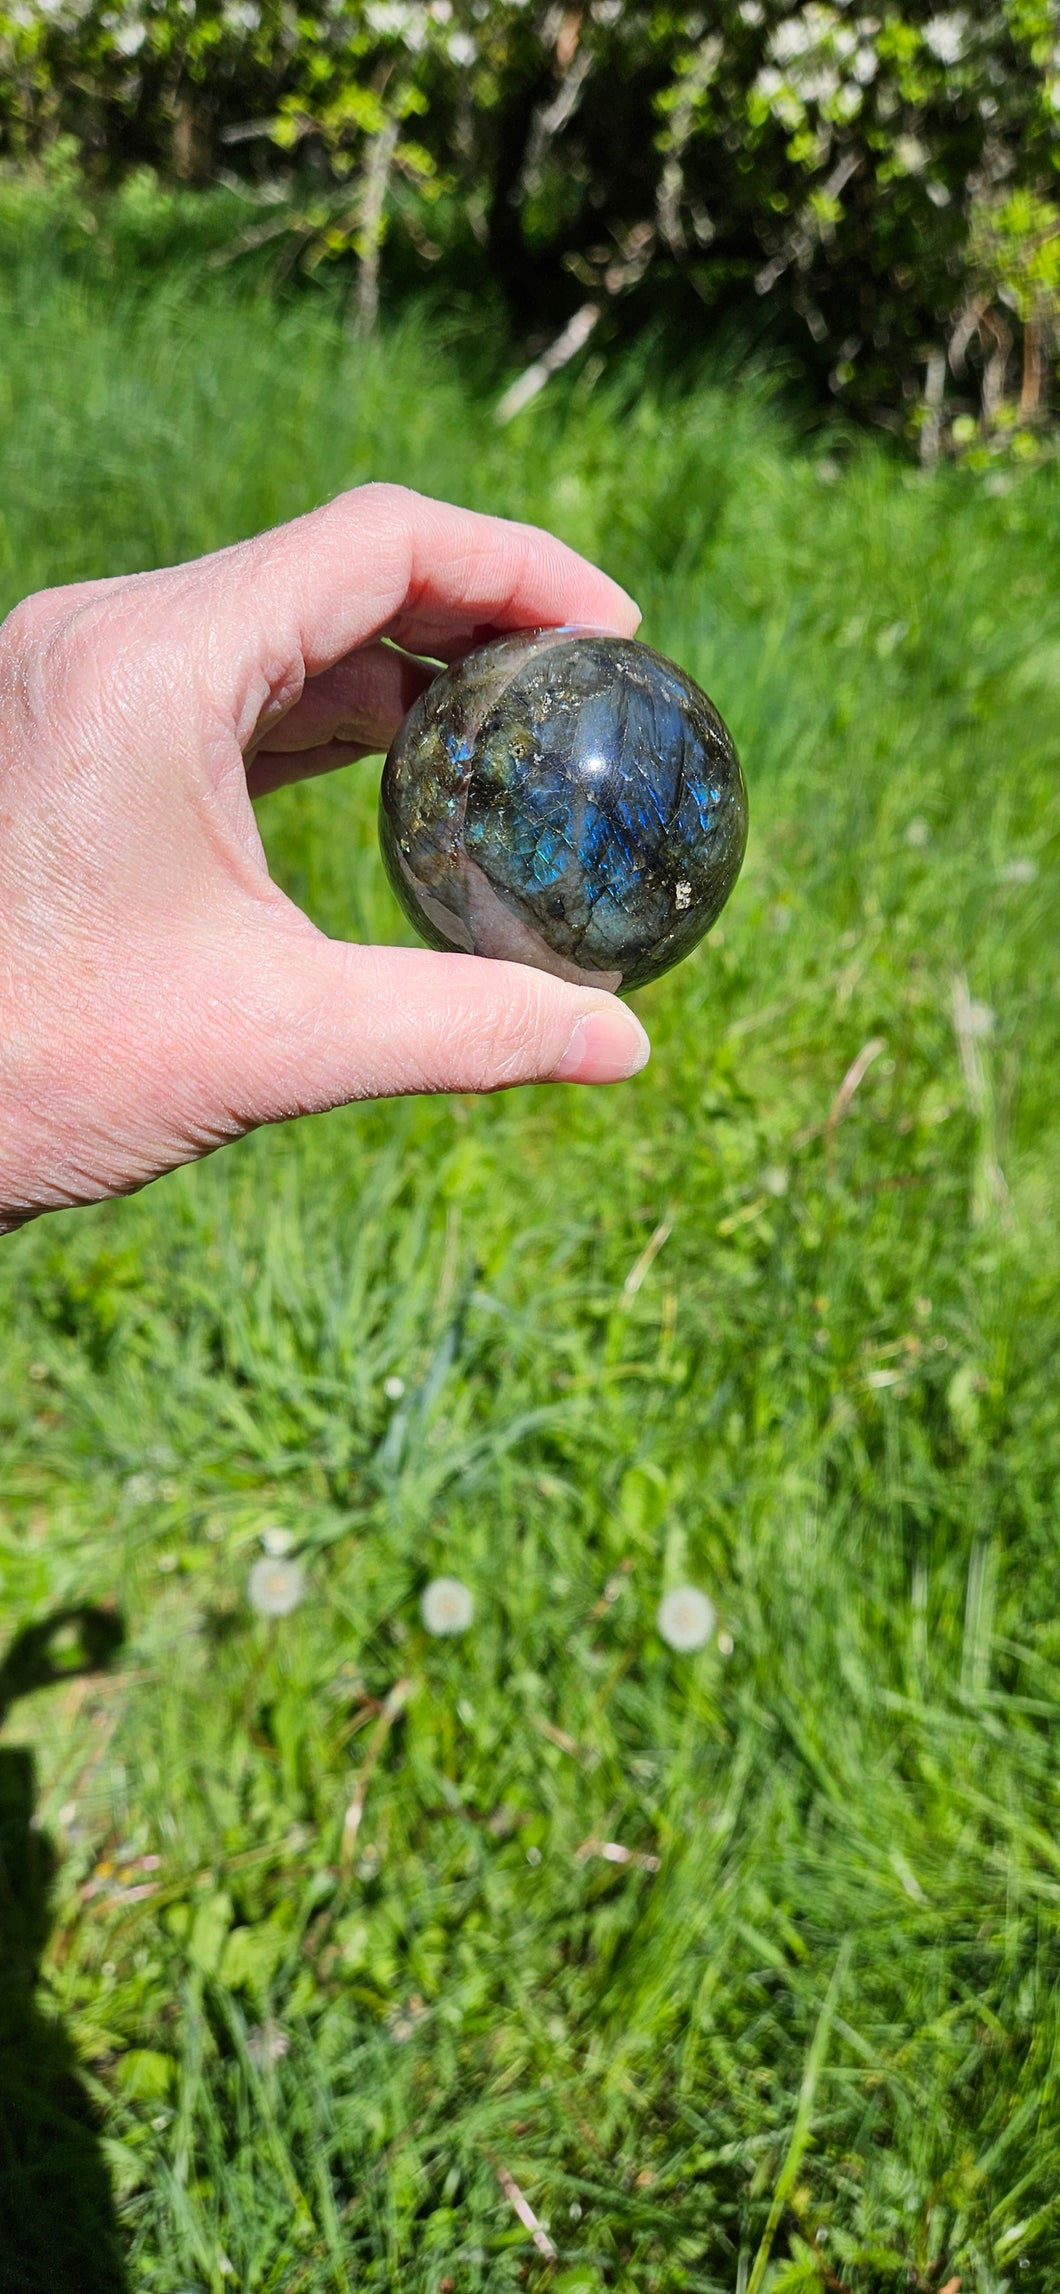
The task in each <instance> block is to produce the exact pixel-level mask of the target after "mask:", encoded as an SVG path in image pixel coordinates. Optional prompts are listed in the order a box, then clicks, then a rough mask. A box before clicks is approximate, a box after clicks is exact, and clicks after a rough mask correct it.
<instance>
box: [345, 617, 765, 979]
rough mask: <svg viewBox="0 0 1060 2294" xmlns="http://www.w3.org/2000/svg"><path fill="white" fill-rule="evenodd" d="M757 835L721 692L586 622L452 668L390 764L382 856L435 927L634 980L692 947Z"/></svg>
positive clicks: (484, 944) (466, 946)
mask: <svg viewBox="0 0 1060 2294" xmlns="http://www.w3.org/2000/svg"><path fill="white" fill-rule="evenodd" d="M746 840H747V796H746V792H745V789H744V782H743V774H742V773H741V771H740V760H739V758H738V756H737V754H736V750H735V748H734V747H733V744H732V741H731V739H730V736H729V734H728V732H727V731H726V728H725V726H724V725H723V723H722V721H721V718H720V717H719V715H718V712H717V710H716V709H715V707H714V705H713V702H711V701H708V699H707V696H706V694H705V693H702V692H701V691H700V689H699V686H698V685H695V684H693V682H692V679H691V677H686V675H685V672H684V670H683V669H678V668H677V666H676V664H675V663H674V662H672V661H667V660H665V659H664V658H663V656H662V654H661V653H655V652H653V651H652V648H651V647H650V646H648V645H639V644H637V643H636V642H635V641H634V640H633V639H631V638H618V637H607V636H605V635H603V634H600V633H597V632H596V631H593V630H569V629H535V630H528V631H523V632H520V633H519V634H518V635H516V636H512V637H502V638H499V639H498V640H497V641H496V643H495V644H492V645H484V646H482V647H481V648H480V649H479V650H478V651H477V652H475V653H470V654H468V655H467V657H466V659H465V660H463V661H459V662H456V663H455V664H454V665H453V666H452V667H451V668H449V669H444V670H442V671H441V672H440V674H439V675H438V676H437V677H436V678H435V680H434V682H433V684H432V685H430V686H429V687H428V689H427V691H426V693H424V694H423V695H422V696H421V698H420V700H418V701H417V702H416V703H415V705H414V707H413V708H412V709H410V711H409V714H408V716H407V717H406V719H405V722H404V724H403V725H402V727H401V729H400V731H399V733H398V735H397V738H396V740H395V742H394V744H393V747H392V748H391V751H390V754H389V756H388V758H387V760H386V766H385V768H384V772H383V786H382V795H381V803H380V841H381V844H382V848H383V856H384V859H385V861H386V865H387V870H388V873H389V876H390V880H391V882H392V884H393V886H394V890H395V892H396V893H397V896H398V899H399V900H400V901H401V904H402V906H403V908H404V910H405V913H406V915H407V916H408V917H409V918H410V920H411V922H412V923H413V924H414V925H415V926H416V929H417V931H418V932H420V933H421V934H422V936H423V938H424V939H425V940H427V941H428V942H429V944H430V945H431V946H432V947H434V948H446V949H454V950H455V949H461V950H463V951H464V952H465V953H466V954H468V955H476V956H503V957H509V958H511V959H512V960H513V961H514V962H516V963H521V964H536V965H537V966H538V968H539V969H540V970H543V971H546V972H557V973H558V974H559V976H560V978H561V979H564V980H577V981H580V982H582V983H583V984H585V985H591V986H593V987H600V988H612V989H619V988H638V987H642V986H643V984H644V982H645V981H646V980H654V979H657V978H658V975H659V973H660V972H666V971H668V970H669V968H670V966H671V964H677V963H679V962H680V960H681V958H682V956H687V955H688V953H689V950H690V949H691V948H694V947H695V945H696V942H697V940H700V939H702V936H703V934H704V932H706V931H708V930H709V928H710V926H711V925H712V924H713V922H714V920H715V917H716V916H718V915H719V914H720V912H721V910H722V908H723V907H724V905H725V902H726V900H727V899H728V897H729V894H730V892H731V891H732V888H733V885H734V884H735V882H736V879H737V876H738V875H739V872H740V863H741V861H742V859H743V853H744V845H745V843H746Z"/></svg>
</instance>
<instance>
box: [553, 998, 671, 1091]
mask: <svg viewBox="0 0 1060 2294" xmlns="http://www.w3.org/2000/svg"><path fill="white" fill-rule="evenodd" d="M650 1058H651V1045H650V1043H649V1041H648V1038H647V1036H646V1035H645V1033H644V1029H643V1028H642V1026H641V1024H640V1021H639V1020H638V1019H636V1018H635V1017H634V1015H633V1013H632V1012H631V1011H627V1009H626V1006H625V1004H619V1003H614V1004H611V1005H609V1006H608V1005H603V1006H598V1007H597V1009H596V1010H595V1011H592V1012H586V1013H585V1014H584V1016H583V1018H581V1019H580V1020H579V1021H578V1022H577V1025H576V1027H575V1029H574V1033H573V1035H572V1036H571V1039H570V1042H569V1044H568V1045H567V1049H566V1051H565V1052H564V1054H563V1057H562V1059H561V1060H560V1062H559V1065H558V1067H554V1068H553V1070H552V1075H551V1078H550V1081H551V1082H553V1083H622V1082H624V1081H625V1079H626V1077H627V1076H630V1075H639V1073H640V1070H641V1068H642V1067H645V1066H646V1065H647V1063H648V1060H649V1059H650Z"/></svg>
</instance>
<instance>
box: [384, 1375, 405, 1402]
mask: <svg viewBox="0 0 1060 2294" xmlns="http://www.w3.org/2000/svg"><path fill="white" fill-rule="evenodd" d="M404 1391H405V1381H404V1379H403V1378H398V1377H391V1378H384V1380H383V1392H384V1394H385V1395H386V1398H387V1401H388V1402H400V1400H401V1397H402V1395H403V1393H404Z"/></svg>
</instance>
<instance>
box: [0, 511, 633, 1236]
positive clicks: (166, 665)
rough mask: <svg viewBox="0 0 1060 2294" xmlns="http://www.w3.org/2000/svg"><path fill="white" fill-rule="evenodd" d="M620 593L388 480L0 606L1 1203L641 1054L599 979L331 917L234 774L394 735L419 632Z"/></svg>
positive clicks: (417, 675)
mask: <svg viewBox="0 0 1060 2294" xmlns="http://www.w3.org/2000/svg"><path fill="white" fill-rule="evenodd" d="M637 619H638V616H637V611H636V608H635V606H634V605H633V604H632V603H631V601H630V599H629V598H628V597H626V595H625V593H624V591H622V590H620V589H618V588H616V586H615V584H614V583H613V582H611V581H609V580H608V579H607V578H606V576H605V575H603V574H601V573H598V572H596V571H595V570H594V569H593V568H592V567H591V566H589V565H587V564H586V563H585V562H584V560H583V559H581V558H578V557H576V556H575V555H574V554H573V552H572V551H570V550H568V549H566V548H564V546H563V545H562V544H561V543H560V542H557V541H553V540H552V539H551V538H550V537H549V536H548V535H546V534H543V533H540V532H538V531H537V530H536V529H535V528H533V527H529V526H516V525H508V524H506V523H504V522H502V521H501V520H500V519H496V518H486V517H480V516H477V515H475V514H474V513H472V512H470V511H464V510H456V509H450V508H448V507H447V506H446V505H445V504H443V503H440V502H432V501H428V500H425V499H424V498H423V497H421V496H418V495H415V494H409V493H406V492H405V491H404V490H403V489H402V488H401V487H393V486H365V487H362V488H360V489H359V490H358V491H357V492H355V493H351V494H345V495H343V496H341V497H340V498H339V500H337V501H335V502H332V503H331V504H330V505H329V506H328V507H327V508H326V509H322V510H316V511H314V512H312V513H311V515H310V516H308V517H305V518H299V519H297V520H296V521H295V523H294V524H293V525H289V526H283V527H280V528H279V529H278V530H277V531H276V532H274V533H268V534H262V535H260V536H259V537H258V538H257V539H256V540H254V541H250V542H242V543H240V544H238V545H237V546H236V547H235V548H232V549H227V550H221V551H219V552H218V553H217V554H216V555H215V556H212V557H207V558H200V559H199V560H197V561H196V562H195V563H194V564H191V565H184V566H172V567H168V568H166V569H165V570H163V571H162V572H159V573H148V574H136V575H133V576H131V577H129V578H124V579H118V580H114V581H100V582H86V583H83V584H80V585H78V586H76V587H73V588H70V589H58V590H48V591H44V592H42V593H41V594H40V595H39V596H37V597H31V598H27V599H26V600H25V602H24V603H23V604H22V605H20V606H17V607H16V609H15V611H14V613H12V614H11V615H10V617H9V619H8V620H7V621H6V622H5V623H4V625H3V627H2V629H0V807H2V814H0V1228H3V1227H10V1226H17V1225H19V1224H21V1223H22V1221H24V1220H25V1219H28V1218H32V1217H33V1216H34V1215H35V1214H36V1213H37V1212H39V1211H43V1210H50V1209H54V1208H57V1207H58V1206H60V1205H63V1204H70V1203H86V1202H92V1201H96V1200H98V1199H99V1198H101V1197H103V1196H106V1195H115V1194H124V1193H127V1192H130V1191H131V1190H132V1189H134V1188H136V1187H140V1186H142V1185H143V1184H144V1183H145V1181H147V1180H148V1179H152V1178H155V1177H156V1176H157V1175H158V1174H159V1173H160V1172H162V1171H167V1170H171V1169H172V1168H173V1167H174V1166H175V1165H176V1164H178V1163H183V1162H186V1161H189V1160H190V1159H192V1158H193V1157H194V1156H197V1155H205V1154H208V1153H209V1152H210V1151H211V1150H212V1149H213V1148H215V1147H219V1146H221V1145H223V1143H224V1142H225V1141H226V1140H229V1139H234V1138H237V1137H238V1136H239V1135H240V1134H241V1133H243V1132H245V1131H249V1130H251V1129H252V1128H253V1127H254V1126H255V1125H257V1124H260V1123H275V1122H280V1121H282V1120H283V1119H284V1118H285V1117H287V1116H291V1115H300V1114H304V1113H307V1112H308V1111H310V1110H312V1109H320V1108H325V1107H334V1106H337V1105H339V1104H340V1103H341V1102H342V1101H344V1100H352V1099H369V1098H375V1097H382V1096H385V1095H388V1094H392V1093H397V1092H404V1091H493V1090H497V1089H499V1088H501V1087H502V1086H504V1085H507V1084H515V1083H530V1082H539V1081H542V1080H544V1079H546V1078H549V1077H552V1078H561V1079H563V1080H566V1081H571V1082H578V1083H606V1082H613V1081H615V1080H617V1079H618V1078H619V1077H622V1076H626V1075H631V1074H634V1073H635V1072H636V1070H637V1069H638V1068H639V1067H641V1066H642V1065H643V1063H644V1060H645V1059H646V1057H647V1052H648V1044H647V1038H646V1036H645V1035H644V1031H643V1029H642V1028H641V1027H640V1025H639V1022H638V1021H637V1020H635V1019H634V1017H633V1015H632V1013H631V1012H629V1011H627V1010H626V1009H625V1007H624V1006H623V1005H621V1004H619V1003H618V1002H617V1001H616V1000H615V999H614V998H613V997H611V996H608V995H604V994H601V993H599V992H597V991H593V990H587V989H584V988H577V987H572V986H569V985H568V984H567V983H566V982H564V981H562V980H556V979H552V978H550V977H549V976H548V975H546V974H545V973H541V972H535V971H529V970H527V969H526V968H525V967H524V966H522V965H519V964H500V963H485V962H483V961H481V960H480V959H479V958H477V957H474V956H440V955H434V954H429V953H427V952H426V951H425V950H419V949H411V948H363V947H357V946H352V945H350V944H348V943H346V942H343V941H335V940H329V939H328V938H326V936H325V935H324V934H323V933H322V932H319V931H317V930H316V928H315V926H314V925H312V924H311V923H310V922H309V920H308V918H307V917H305V916H304V915H303V914H302V913H301V910H300V909H298V908H296V907H294V906H293V904H292V902H291V901H290V900H288V899H287V898H286V896H285V894H284V893H282V892H281V891H280V890H279V888H278V886H277V885H275V884H274V883H273V882H272V879H271V878H270V876H269V873H268V869H267V867H266V863H265V855H264V852H263V850H262V846H261V840H260V837H259V835H258V830H257V824H256V822H255V819H254V813H253V809H252V806H251V802H250V798H251V796H252V795H256V794H260V793H262V792H263V791H265V790H267V789H271V788H275V787H277V786H279V785H280V783H282V782H284V781H294V780H301V779H304V778H305V777H306V776H307V775H309V774H312V773H318V772H326V771H327V770H328V769H329V768H330V767H331V766H333V765H338V764H343V763H346V762H348V761H349V759H351V758H354V757H361V756H365V755H367V754H369V753H370V752H372V751H375V750H381V749H385V748H386V747H387V746H388V745H389V742H390V740H391V738H392V736H393V733H394V732H395V730H396V728H397V726H398V724H399V723H400V720H401V718H402V716H403V715H404V713H405V711H406V709H407V708H408V707H409V705H410V703H411V702H412V701H413V700H414V699H415V697H416V695H417V693H418V692H420V691H421V690H422V688H423V686H424V684H425V683H426V682H427V681H428V678H429V671H428V670H427V669H426V668H425V667H424V666H423V665H422V663H421V662H419V661H418V660H416V659H414V658H410V656H415V655H418V654H423V655H427V656H432V655H433V656H435V657H441V658H446V657H449V656H451V655H455V654H458V653H461V652H464V651H466V650H467V649H468V647H469V646H470V645H472V644H475V643H477V642H481V641H482V640H484V639H485V638H487V637H489V636H492V635H494V634H496V633H497V632H498V631H500V630H503V629H518V628H526V627H528V626H533V625H534V624H538V623H543V624H552V623H560V622H565V621H580V622H586V623H592V624H595V625H596V626H598V627H605V628H608V629H614V630H615V631H617V632H619V633H620V634H622V635H625V636H628V635H631V634H632V632H633V631H634V629H635V628H636V626H637ZM383 637H387V638H390V639H392V640H394V641H395V642H396V644H397V645H398V646H401V647H404V648H406V649H407V650H406V651H405V652H404V653H399V652H395V651H394V650H392V649H391V648H390V647H388V646H384V645H383V644H381V643H380V642H379V640H380V639H381V638H383Z"/></svg>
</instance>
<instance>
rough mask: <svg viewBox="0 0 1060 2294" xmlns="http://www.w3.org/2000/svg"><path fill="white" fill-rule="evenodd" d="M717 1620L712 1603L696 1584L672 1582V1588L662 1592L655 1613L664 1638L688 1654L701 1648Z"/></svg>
mask: <svg viewBox="0 0 1060 2294" xmlns="http://www.w3.org/2000/svg"><path fill="white" fill-rule="evenodd" d="M716 1622H717V1616H716V1612H715V1608H714V1603H713V1601H708V1599H707V1596H706V1594H705V1593H701V1592H700V1590H699V1587H698V1585H675V1586H674V1588H673V1591H672V1592H670V1593H664V1595H663V1598H662V1600H661V1601H660V1603H659V1609H658V1615H657V1617H656V1624H657V1625H658V1628H659V1631H660V1633H661V1635H662V1638H663V1640H664V1641H665V1642H666V1643H667V1646H668V1647H669V1648H671V1649H677V1650H678V1651H679V1653H680V1654H681V1655H682V1656H689V1655H690V1654H691V1652H692V1650H693V1649H702V1648H703V1647H704V1646H705V1644H706V1642H707V1641H709V1639H710V1636H711V1634H712V1633H713V1631H714V1627H715V1624H716Z"/></svg>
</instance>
